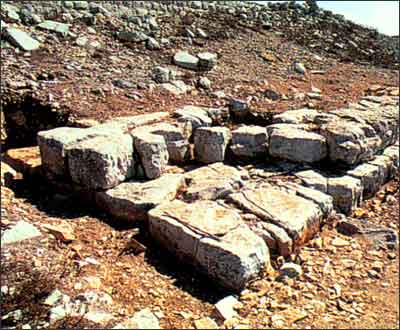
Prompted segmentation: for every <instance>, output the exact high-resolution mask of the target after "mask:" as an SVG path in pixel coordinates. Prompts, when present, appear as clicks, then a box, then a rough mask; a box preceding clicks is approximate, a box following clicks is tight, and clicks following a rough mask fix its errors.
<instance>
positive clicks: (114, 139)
mask: <svg viewBox="0 0 400 330" xmlns="http://www.w3.org/2000/svg"><path fill="white" fill-rule="evenodd" d="M133 153H134V148H133V139H132V137H131V136H130V135H128V134H125V135H119V136H118V135H116V136H97V137H94V138H91V139H88V140H84V141H81V142H78V143H75V144H74V145H72V146H70V147H69V148H68V150H67V155H68V166H69V171H70V174H71V178H72V181H73V182H75V183H76V184H78V185H81V186H84V187H86V188H89V189H93V190H99V189H109V188H113V187H115V186H117V185H118V184H119V183H121V182H123V181H125V180H127V179H129V178H131V177H133V176H134V174H135V173H134V157H133Z"/></svg>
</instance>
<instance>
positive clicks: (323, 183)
mask: <svg viewBox="0 0 400 330" xmlns="http://www.w3.org/2000/svg"><path fill="white" fill-rule="evenodd" d="M295 175H296V177H297V178H299V179H300V180H301V181H302V183H303V184H304V185H305V186H307V187H309V188H312V189H315V190H318V191H321V192H323V193H326V192H327V191H328V179H327V178H326V177H325V176H323V175H322V174H321V173H318V172H317V171H314V170H306V171H300V172H296V173H295Z"/></svg>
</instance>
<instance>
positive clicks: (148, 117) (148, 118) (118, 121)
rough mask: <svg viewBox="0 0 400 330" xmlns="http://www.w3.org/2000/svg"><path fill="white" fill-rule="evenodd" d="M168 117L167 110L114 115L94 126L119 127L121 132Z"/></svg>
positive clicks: (101, 127)
mask: <svg viewBox="0 0 400 330" xmlns="http://www.w3.org/2000/svg"><path fill="white" fill-rule="evenodd" d="M168 117H170V114H169V113H168V112H155V113H149V114H145V115H136V116H126V117H116V118H113V119H112V120H109V121H106V122H105V123H104V124H101V125H98V126H95V127H94V128H95V129H108V128H113V129H119V130H122V131H123V132H127V131H130V130H132V129H134V128H137V127H140V126H144V125H149V124H152V123H156V122H160V121H162V120H165V119H167V118H168Z"/></svg>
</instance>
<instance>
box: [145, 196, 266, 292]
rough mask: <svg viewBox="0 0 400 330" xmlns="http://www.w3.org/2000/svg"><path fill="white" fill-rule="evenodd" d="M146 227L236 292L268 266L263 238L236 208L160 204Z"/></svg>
mask: <svg viewBox="0 0 400 330" xmlns="http://www.w3.org/2000/svg"><path fill="white" fill-rule="evenodd" d="M149 229H150V233H151V235H152V236H153V237H154V238H155V239H156V240H157V241H158V242H160V243H161V244H162V245H163V246H165V247H166V248H167V249H168V250H169V251H171V252H172V253H174V254H175V255H176V256H177V257H178V258H179V259H183V260H186V261H188V262H190V263H192V264H193V265H195V266H197V267H198V268H199V269H200V270H201V271H202V272H204V273H205V274H207V275H208V276H209V277H211V278H212V279H214V280H215V281H216V282H218V283H219V284H221V285H222V286H224V287H227V288H229V289H232V290H235V291H240V290H242V289H243V288H244V287H245V286H246V284H247V283H248V282H249V281H250V280H251V279H253V278H255V277H256V276H257V275H258V274H259V273H260V272H261V271H263V270H264V269H265V267H267V266H269V265H270V264H269V251H268V248H267V246H266V244H265V243H264V241H263V240H262V239H261V238H260V237H258V236H257V235H256V234H254V233H253V232H252V231H251V230H250V229H249V228H248V227H247V226H246V225H245V224H244V223H243V221H242V220H241V217H240V215H239V213H238V212H237V211H235V210H233V209H230V208H226V207H223V206H221V205H219V204H218V203H216V202H212V201H198V202H195V203H192V204H187V203H184V202H181V201H173V202H171V203H168V204H162V205H160V206H158V207H157V208H155V209H153V210H151V211H150V212H149Z"/></svg>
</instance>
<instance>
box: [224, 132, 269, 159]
mask: <svg viewBox="0 0 400 330" xmlns="http://www.w3.org/2000/svg"><path fill="white" fill-rule="evenodd" d="M267 138H268V136H267V130H266V129H265V128H264V127H260V126H243V127H240V128H238V129H236V130H234V131H232V145H231V150H232V152H233V153H234V154H235V155H236V156H238V157H247V158H257V157H265V156H266V154H267V149H268V140H267Z"/></svg>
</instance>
